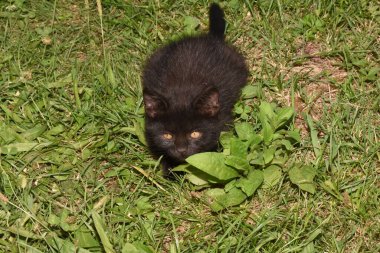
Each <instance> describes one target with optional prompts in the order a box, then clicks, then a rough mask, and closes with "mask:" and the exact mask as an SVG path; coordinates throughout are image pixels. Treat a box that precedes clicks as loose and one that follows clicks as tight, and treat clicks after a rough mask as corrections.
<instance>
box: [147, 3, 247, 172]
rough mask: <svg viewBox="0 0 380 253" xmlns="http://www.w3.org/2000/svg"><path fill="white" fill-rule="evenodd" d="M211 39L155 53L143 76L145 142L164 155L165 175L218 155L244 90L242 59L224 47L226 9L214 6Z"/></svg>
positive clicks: (179, 43)
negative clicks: (201, 156) (202, 156)
mask: <svg viewBox="0 0 380 253" xmlns="http://www.w3.org/2000/svg"><path fill="white" fill-rule="evenodd" d="M209 15H210V16H209V33H208V34H204V35H201V36H197V37H186V38H183V39H181V40H179V41H176V42H172V43H170V44H169V45H167V46H165V47H163V48H161V49H159V50H158V51H156V52H155V53H154V54H153V55H152V56H151V57H150V59H149V60H148V62H147V64H146V66H145V69H144V72H143V88H144V89H143V93H144V104H145V120H146V121H145V128H146V133H145V134H146V139H147V142H148V145H149V148H150V150H151V152H152V153H153V155H155V156H156V157H159V156H161V155H163V159H162V166H163V172H164V174H165V175H168V173H169V172H170V169H171V168H172V167H174V166H176V165H178V164H180V163H183V162H184V161H185V159H186V158H187V157H188V156H190V155H193V154H195V153H199V152H205V151H213V150H216V148H217V145H218V139H219V135H220V132H221V131H223V130H226V129H227V128H228V127H227V124H228V123H231V121H232V108H233V106H234V104H235V102H236V100H237V99H238V98H239V95H240V90H241V88H242V87H243V86H244V85H245V84H246V81H247V75H248V70H247V67H246V65H245V62H244V58H243V57H242V56H241V55H240V54H239V53H238V52H237V51H236V50H235V49H234V48H233V47H231V46H229V45H227V44H226V43H225V42H224V30H225V20H224V14H223V11H222V9H221V8H220V7H219V6H218V5H217V4H212V5H211V7H210V11H209Z"/></svg>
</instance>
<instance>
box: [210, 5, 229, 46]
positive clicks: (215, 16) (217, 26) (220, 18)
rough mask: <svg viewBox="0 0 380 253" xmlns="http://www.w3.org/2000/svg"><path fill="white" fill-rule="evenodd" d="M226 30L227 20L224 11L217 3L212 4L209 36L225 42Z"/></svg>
mask: <svg viewBox="0 0 380 253" xmlns="http://www.w3.org/2000/svg"><path fill="white" fill-rule="evenodd" d="M225 29H226V20H225V19H224V13H223V10H222V9H221V8H220V7H219V5H218V4H216V3H213V4H211V6H210V10H209V34H210V35H213V36H215V37H217V38H219V39H222V40H224V30H225Z"/></svg>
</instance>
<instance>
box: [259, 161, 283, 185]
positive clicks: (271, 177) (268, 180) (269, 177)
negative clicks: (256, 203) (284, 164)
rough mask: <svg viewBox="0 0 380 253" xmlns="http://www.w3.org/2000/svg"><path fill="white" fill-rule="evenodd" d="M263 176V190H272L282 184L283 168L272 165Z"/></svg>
mask: <svg viewBox="0 0 380 253" xmlns="http://www.w3.org/2000/svg"><path fill="white" fill-rule="evenodd" d="M263 176H264V184H263V188H271V187H273V186H275V185H276V184H278V182H280V179H281V176H282V171H281V167H279V166H277V165H271V166H269V167H267V168H266V169H264V170H263Z"/></svg>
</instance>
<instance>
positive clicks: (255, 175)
mask: <svg viewBox="0 0 380 253" xmlns="http://www.w3.org/2000/svg"><path fill="white" fill-rule="evenodd" d="M263 181H264V176H263V172H262V171H260V170H252V171H251V172H249V174H248V176H247V177H246V178H245V177H242V178H240V179H238V180H237V182H236V187H238V188H240V189H241V190H242V191H243V192H244V193H245V194H247V196H248V197H249V196H252V195H253V193H255V191H256V190H257V188H259V186H260V185H261V184H262V183H263Z"/></svg>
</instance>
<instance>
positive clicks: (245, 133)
mask: <svg viewBox="0 0 380 253" xmlns="http://www.w3.org/2000/svg"><path fill="white" fill-rule="evenodd" d="M235 131H236V133H237V135H238V137H239V139H240V140H243V141H247V140H249V139H250V138H252V136H253V134H254V132H253V126H252V124H251V123H248V122H240V123H236V124H235Z"/></svg>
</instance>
